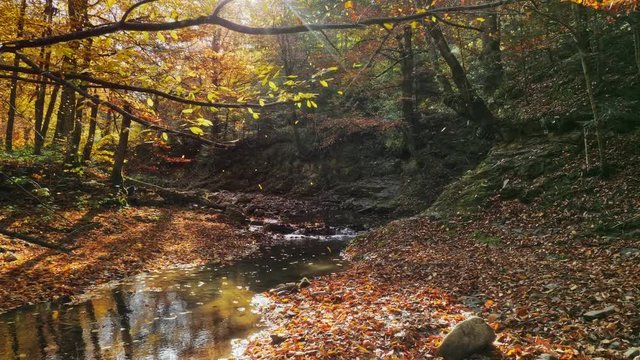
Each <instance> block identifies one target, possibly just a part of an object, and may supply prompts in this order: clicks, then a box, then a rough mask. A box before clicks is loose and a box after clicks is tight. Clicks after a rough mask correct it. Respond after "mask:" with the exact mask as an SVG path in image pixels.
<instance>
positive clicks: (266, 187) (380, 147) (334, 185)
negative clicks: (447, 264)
mask: <svg viewBox="0 0 640 360" xmlns="http://www.w3.org/2000/svg"><path fill="white" fill-rule="evenodd" d="M420 126H421V129H422V130H421V131H420V133H419V134H418V135H417V137H416V138H417V143H416V151H415V154H413V155H412V154H410V153H409V152H408V150H407V146H406V144H405V143H404V138H403V133H402V128H401V125H400V124H398V123H396V122H393V121H382V120H377V119H365V118H350V119H335V118H332V119H320V118H318V119H315V118H309V119H305V120H304V121H302V122H301V123H300V124H299V125H298V128H297V136H298V137H299V141H296V136H294V133H293V132H292V131H291V129H289V128H284V129H281V128H278V129H270V128H269V127H265V128H264V130H262V132H261V133H260V134H258V136H257V137H255V138H250V139H246V140H245V141H242V142H240V143H238V145H237V146H236V147H234V148H232V149H228V150H222V149H212V150H209V151H205V150H202V151H201V152H200V154H199V155H198V156H197V157H196V158H194V159H193V160H192V161H191V165H189V166H185V167H184V168H183V169H182V170H180V171H183V175H182V176H181V177H182V178H183V179H185V180H183V181H182V182H180V177H177V178H176V179H177V180H176V182H175V183H174V184H175V185H176V187H191V188H193V189H197V188H205V189H207V190H209V191H214V192H217V191H221V190H224V191H230V192H236V193H255V194H264V195H274V196H280V197H284V198H287V199H291V198H295V199H307V200H310V201H312V202H313V203H315V204H318V205H321V206H322V207H323V208H324V209H327V210H328V211H325V213H337V212H342V213H351V214H356V216H354V218H357V217H365V218H371V219H373V220H372V221H370V222H377V223H380V222H387V221H389V219H392V218H398V217H401V216H406V215H411V214H415V213H417V212H420V211H421V210H424V209H426V208H427V207H428V206H429V205H430V204H431V203H432V202H433V201H434V200H435V199H436V197H437V196H438V195H439V194H440V192H441V191H442V188H443V187H444V186H445V185H447V184H448V183H450V182H451V181H453V180H454V179H456V178H457V177H458V176H460V175H461V174H462V173H463V172H464V171H466V170H468V169H471V168H473V167H474V166H475V165H476V164H477V163H478V162H479V161H481V160H482V158H483V157H484V155H485V154H486V151H487V150H488V148H489V145H488V144H487V143H485V142H483V141H481V140H479V139H477V137H475V136H473V127H471V126H468V124H467V121H466V120H464V119H461V118H459V117H456V116H453V115H451V114H431V115H423V116H422V117H421V120H420ZM347 129H348V130H347ZM142 154H143V153H141V155H140V161H142V159H145V160H148V159H147V157H143V155H142ZM133 164H134V165H133V166H132V167H133V168H135V164H136V160H135V159H134V160H133ZM158 166H160V168H159V169H160V170H158V171H162V167H161V164H160V165H158ZM145 169H146V168H145ZM145 174H147V175H148V174H149V172H146V173H145ZM351 223H353V221H351Z"/></svg>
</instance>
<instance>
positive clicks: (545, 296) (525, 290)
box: [249, 135, 640, 359]
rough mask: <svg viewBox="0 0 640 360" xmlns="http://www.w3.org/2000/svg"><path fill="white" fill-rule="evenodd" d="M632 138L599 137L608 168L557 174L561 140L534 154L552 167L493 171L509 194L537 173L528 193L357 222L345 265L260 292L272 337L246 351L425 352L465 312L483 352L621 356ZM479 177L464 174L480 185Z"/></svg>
mask: <svg viewBox="0 0 640 360" xmlns="http://www.w3.org/2000/svg"><path fill="white" fill-rule="evenodd" d="M634 149H637V135H636V136H631V137H627V138H626V141H620V142H618V143H616V144H612V146H611V147H610V148H609V156H610V160H611V161H612V162H613V163H614V164H615V165H616V166H617V168H618V171H616V172H615V174H614V175H612V177H611V178H609V179H602V178H600V177H597V176H589V175H588V174H587V173H586V172H582V173H583V175H580V176H576V177H569V176H567V179H569V180H567V179H565V178H564V175H567V174H571V173H578V174H579V173H580V172H581V168H580V166H581V164H580V158H579V157H580V155H579V154H577V155H576V154H575V152H570V151H564V152H562V151H561V152H560V153H558V154H556V155H554V156H552V157H549V156H547V155H545V157H546V158H548V159H551V162H553V165H554V166H553V169H554V172H553V173H546V174H540V176H538V177H535V176H534V177H530V178H528V179H527V178H526V177H520V176H517V173H516V171H517V170H520V169H518V167H517V166H514V170H515V171H506V172H505V173H503V174H500V176H502V178H500V179H499V180H500V182H501V183H502V182H504V184H507V183H508V182H506V181H505V180H507V179H510V180H511V182H512V183H513V182H515V183H517V184H518V186H520V187H523V189H522V191H523V192H526V191H528V190H529V189H531V188H534V187H537V186H539V184H538V183H539V182H540V181H543V180H544V181H546V183H547V186H546V187H545V189H544V191H543V192H542V193H541V195H540V196H539V197H538V198H536V199H534V200H533V201H530V202H527V203H524V202H521V201H518V200H506V199H504V198H503V197H501V196H500V195H499V194H500V190H501V189H500V188H498V189H496V190H495V191H496V193H495V195H493V196H490V197H489V198H488V199H487V200H488V201H487V203H486V207H485V210H482V211H479V212H476V213H474V214H469V212H467V213H466V214H465V215H454V216H452V217H449V218H447V219H446V220H443V219H438V217H437V216H436V217H435V218H434V217H433V216H432V217H429V216H421V217H415V218H410V219H404V220H399V221H395V222H392V223H390V224H388V225H387V226H384V227H381V228H378V229H376V230H373V231H371V232H369V233H368V234H366V235H364V236H362V237H360V238H358V239H356V241H355V242H354V244H352V246H350V248H349V250H348V252H347V255H348V257H349V258H351V259H352V266H351V268H350V269H348V270H347V271H346V272H344V273H341V274H338V275H334V276H329V277H323V278H319V279H314V280H313V281H312V285H311V286H310V287H308V288H305V289H302V290H301V292H300V293H296V294H291V295H284V296H276V295H273V294H270V295H269V296H270V297H271V299H272V300H273V303H272V304H271V305H270V307H269V308H267V309H265V311H264V312H265V316H266V317H267V320H268V323H270V324H271V326H272V331H273V333H274V334H276V335H274V336H272V337H260V338H258V339H256V340H254V341H253V343H252V344H251V346H250V347H249V354H250V355H251V357H253V358H263V359H271V358H310V357H316V358H326V357H331V358H345V359H352V358H361V359H369V358H391V359H393V358H416V359H423V358H429V357H435V356H436V348H437V346H438V344H439V343H440V341H441V340H442V338H443V336H444V335H445V334H446V333H447V332H448V331H449V329H450V328H451V327H452V326H453V325H455V323H457V322H458V321H460V320H461V319H464V318H466V317H468V316H469V315H471V314H477V315H479V316H481V317H483V318H484V319H485V320H486V321H487V322H488V323H489V324H490V325H491V326H492V327H493V328H494V329H495V330H496V331H497V333H498V340H497V348H496V349H495V351H494V352H493V353H492V354H488V355H486V356H488V357H493V358H522V359H535V358H537V357H538V356H540V355H542V354H549V355H550V356H553V357H555V358H560V359H587V358H589V359H590V358H600V359H622V358H624V352H625V351H626V350H627V349H629V348H632V347H638V346H640V286H639V284H640V271H639V270H640V265H639V264H640V234H639V233H638V231H637V230H633V229H634V227H635V225H634V224H636V222H637V221H638V219H639V218H638V216H640V213H639V209H640V193H639V192H640V186H638V185H639V184H638V179H640V174H639V171H640V166H638V165H639V164H640V154H638V153H637V151H636V150H634ZM525 150H526V149H525ZM519 153H522V154H526V153H525V152H523V151H522V150H519ZM528 154H529V155H528V156H534V152H533V151H529V152H528ZM489 159H490V161H495V162H496V164H500V163H503V162H504V159H500V157H499V156H498V157H496V156H494V157H493V158H492V157H491V156H490V158H489ZM496 164H491V163H489V164H485V166H484V169H485V170H486V169H491V168H495V167H496ZM485 170H483V171H484V172H487V173H488V172H490V171H485ZM474 176H475V178H474ZM484 176H486V174H483V173H478V174H476V175H473V174H471V175H470V177H469V178H470V179H471V181H475V182H483V181H484ZM549 179H551V180H549ZM557 179H564V180H565V181H563V182H559V181H557ZM471 185H473V184H471ZM609 306H613V307H615V311H614V312H613V313H611V314H609V315H608V316H605V317H604V318H602V319H595V320H587V319H586V318H585V317H584V314H585V313H586V312H588V311H591V310H600V309H604V308H606V307H609Z"/></svg>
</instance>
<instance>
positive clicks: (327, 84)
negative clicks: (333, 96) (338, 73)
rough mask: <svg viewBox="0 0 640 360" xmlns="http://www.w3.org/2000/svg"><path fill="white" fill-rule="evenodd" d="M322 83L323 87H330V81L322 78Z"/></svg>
mask: <svg viewBox="0 0 640 360" xmlns="http://www.w3.org/2000/svg"><path fill="white" fill-rule="evenodd" d="M320 85H322V86H323V87H329V83H328V82H326V81H325V80H320Z"/></svg>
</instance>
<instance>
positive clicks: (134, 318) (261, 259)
mask: <svg viewBox="0 0 640 360" xmlns="http://www.w3.org/2000/svg"><path fill="white" fill-rule="evenodd" d="M345 245H346V242H345V241H344V240H335V239H334V240H326V241H319V240H317V239H306V240H305V239H300V240H295V241H290V242H287V243H286V244H281V245H276V246H273V247H271V248H269V249H263V250H262V251H261V252H260V253H259V254H257V255H255V256H254V257H252V258H250V259H246V260H242V261H241V262H239V263H236V264H234V265H231V266H227V267H220V268H219V267H216V266H214V265H209V266H204V267H197V268H182V269H170V270H165V271H160V272H153V273H148V274H143V275H140V276H137V277H134V278H131V279H127V280H125V281H123V282H121V283H119V284H117V285H115V286H112V287H103V288H100V289H97V290H95V291H93V292H92V293H91V294H90V297H89V299H88V300H86V301H83V302H80V303H78V304H75V305H71V306H68V305H56V304H50V303H44V304H38V305H34V306H28V307H24V308H20V309H17V310H14V311H12V312H9V313H6V314H3V315H0V360H8V359H216V358H221V357H229V356H231V355H234V354H235V355H237V354H236V353H237V352H240V351H242V346H241V344H242V341H240V340H239V339H246V338H247V337H248V336H249V335H251V334H252V333H255V332H257V331H259V330H260V328H259V321H260V317H259V315H258V314H257V313H255V312H254V306H253V304H252V302H255V301H256V299H257V298H258V297H256V294H258V293H260V292H263V291H265V290H268V289H270V288H273V287H275V286H276V285H277V284H280V283H286V282H292V281H298V280H300V279H301V278H302V277H309V278H311V277H313V276H318V275H325V274H328V273H332V272H338V271H340V270H341V269H342V268H343V267H344V265H345V264H344V260H343V259H342V258H341V257H340V256H339V251H340V250H341V249H342V248H344V246H345Z"/></svg>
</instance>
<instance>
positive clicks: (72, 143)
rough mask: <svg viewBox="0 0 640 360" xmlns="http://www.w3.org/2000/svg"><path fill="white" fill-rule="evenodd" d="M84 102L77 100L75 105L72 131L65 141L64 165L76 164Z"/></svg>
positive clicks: (83, 100)
mask: <svg viewBox="0 0 640 360" xmlns="http://www.w3.org/2000/svg"><path fill="white" fill-rule="evenodd" d="M85 101H88V100H86V99H84V98H78V99H77V100H76V105H75V117H74V123H73V131H72V132H71V136H70V137H69V139H68V141H67V155H66V160H65V163H66V164H70V165H73V164H77V163H78V150H79V149H80V140H81V138H82V118H83V115H84V107H85V105H84V104H85Z"/></svg>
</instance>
